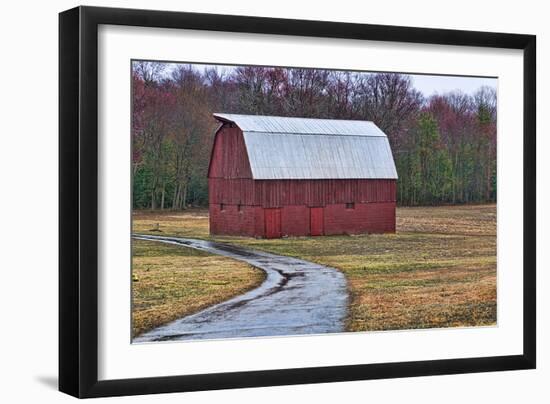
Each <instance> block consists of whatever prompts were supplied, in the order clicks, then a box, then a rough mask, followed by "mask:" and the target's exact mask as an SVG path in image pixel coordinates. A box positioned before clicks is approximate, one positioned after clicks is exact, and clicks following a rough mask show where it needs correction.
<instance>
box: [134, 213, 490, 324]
mask: <svg viewBox="0 0 550 404" xmlns="http://www.w3.org/2000/svg"><path fill="white" fill-rule="evenodd" d="M207 215H208V213H207V211H205V210H195V211H190V212H185V213H184V214H173V213H171V214H145V213H137V214H135V215H134V227H135V230H134V231H139V232H144V233H147V232H148V230H149V229H150V228H152V225H153V223H159V224H160V229H161V230H162V233H160V234H174V235H179V236H187V237H196V238H210V236H209V234H208V216H207ZM152 234H159V233H152ZM214 239H216V240H223V241H225V242H231V243H235V244H241V245H245V246H248V247H251V248H256V249H260V250H265V251H270V252H274V253H278V254H283V255H290V256H295V257H301V258H304V259H307V260H310V261H314V262H318V263H321V264H325V265H329V266H332V267H335V268H338V269H340V270H341V271H342V272H343V273H344V274H345V275H346V278H347V280H348V287H349V291H350V297H351V299H350V300H351V301H350V306H349V311H348V321H347V328H348V330H350V331H364V330H388V329H411V328H436V327H457V326H479V325H493V324H495V323H496V206H495V205H476V206H443V207H419V208H398V210H397V233H396V234H385V235H361V236H331V237H299V238H288V239H281V240H256V239H251V238H242V237H216V238H214Z"/></svg>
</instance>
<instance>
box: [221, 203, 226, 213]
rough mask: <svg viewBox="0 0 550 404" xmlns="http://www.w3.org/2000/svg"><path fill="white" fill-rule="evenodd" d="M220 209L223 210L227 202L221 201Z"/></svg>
mask: <svg viewBox="0 0 550 404" xmlns="http://www.w3.org/2000/svg"><path fill="white" fill-rule="evenodd" d="M220 210H221V211H222V212H223V211H224V210H225V204H224V203H220Z"/></svg>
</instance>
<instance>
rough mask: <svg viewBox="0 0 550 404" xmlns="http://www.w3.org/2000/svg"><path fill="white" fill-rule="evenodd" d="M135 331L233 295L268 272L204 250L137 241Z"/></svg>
mask: <svg viewBox="0 0 550 404" xmlns="http://www.w3.org/2000/svg"><path fill="white" fill-rule="evenodd" d="M132 252H133V267H132V278H133V282H132V298H133V301H132V316H133V321H132V334H133V336H134V337H135V336H137V335H139V334H141V333H143V332H144V331H147V330H150V329H152V328H154V327H157V326H159V325H161V324H165V323H167V322H170V321H172V320H175V319H177V318H180V317H182V316H185V315H187V314H191V313H194V312H196V311H199V310H201V309H204V308H206V307H208V306H211V305H213V304H215V303H218V302H221V301H224V300H227V299H229V298H231V297H233V296H236V295H239V294H241V293H243V292H245V291H247V290H249V289H252V288H255V287H256V286H258V285H260V284H261V283H262V282H263V280H264V278H265V277H264V273H263V271H261V270H259V269H256V268H253V267H251V266H250V265H248V264H246V263H243V262H240V261H235V260H232V259H229V258H225V257H220V256H218V255H212V254H208V253H206V252H203V251H199V250H195V249H192V248H187V247H183V246H175V245H170V244H163V243H156V242H151V241H143V240H134V241H133V244H132Z"/></svg>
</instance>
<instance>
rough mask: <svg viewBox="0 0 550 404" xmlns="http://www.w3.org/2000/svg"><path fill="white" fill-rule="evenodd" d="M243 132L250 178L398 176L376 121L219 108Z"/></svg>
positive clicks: (222, 116)
mask: <svg viewBox="0 0 550 404" xmlns="http://www.w3.org/2000/svg"><path fill="white" fill-rule="evenodd" d="M214 117H215V118H216V119H218V120H219V121H221V122H228V123H234V124H235V125H236V126H238V127H239V128H240V129H241V131H242V132H243V136H244V141H245V145H246V150H247V153H248V158H249V161H250V168H251V170H252V177H253V178H254V179H258V180H277V179H397V171H396V169H395V163H394V161H393V156H392V152H391V148H390V144H389V141H388V138H387V136H386V135H385V134H384V132H382V131H381V130H380V129H379V128H378V127H377V126H376V125H375V124H374V123H372V122H369V121H352V120H338V119H313V118H289V117H277V116H259V115H237V114H223V113H216V114H214Z"/></svg>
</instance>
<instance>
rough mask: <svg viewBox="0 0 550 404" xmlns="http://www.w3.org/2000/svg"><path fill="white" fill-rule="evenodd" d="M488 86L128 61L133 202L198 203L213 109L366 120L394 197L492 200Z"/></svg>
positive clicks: (492, 106) (204, 188) (203, 191)
mask: <svg viewBox="0 0 550 404" xmlns="http://www.w3.org/2000/svg"><path fill="white" fill-rule="evenodd" d="M496 105H497V98H496V92H495V90H494V89H493V88H491V87H480V88H479V90H478V91H477V92H476V93H475V94H473V95H468V94H464V93H462V92H459V91H455V92H450V93H445V94H438V95H433V96H431V97H428V98H426V97H424V96H423V95H422V93H420V92H419V91H417V90H416V89H415V88H414V86H413V83H412V80H411V78H410V77H409V76H407V75H404V74H397V73H362V72H349V71H334V70H323V69H300V68H279V67H257V66H242V67H234V68H231V69H220V68H215V67H206V68H201V69H197V68H196V67H194V66H193V65H189V64H181V65H177V67H176V68H170V69H169V70H168V65H167V64H166V63H159V62H142V61H134V62H133V64H132V175H133V206H134V208H136V209H153V210H156V209H173V210H181V209H185V208H187V207H189V206H207V205H208V181H207V171H208V163H209V159H210V151H211V148H212V144H213V140H214V132H215V130H216V128H217V125H218V124H217V123H216V121H215V120H214V118H213V117H212V113H214V112H225V113H235V114H253V115H277V116H295V117H309V118H328V119H357V120H368V121H373V122H374V123H375V124H376V125H377V126H378V127H379V128H380V129H382V130H383V131H384V132H385V133H386V134H387V135H388V138H389V141H390V144H391V147H392V151H393V155H394V159H395V164H396V166H397V172H398V175H399V179H398V181H397V184H398V186H397V188H398V190H397V199H398V204H399V205H402V206H415V205H438V204H447V203H453V204H457V203H482V202H495V201H496V193H497V189H496V119H497V116H496V110H497V108H496Z"/></svg>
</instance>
